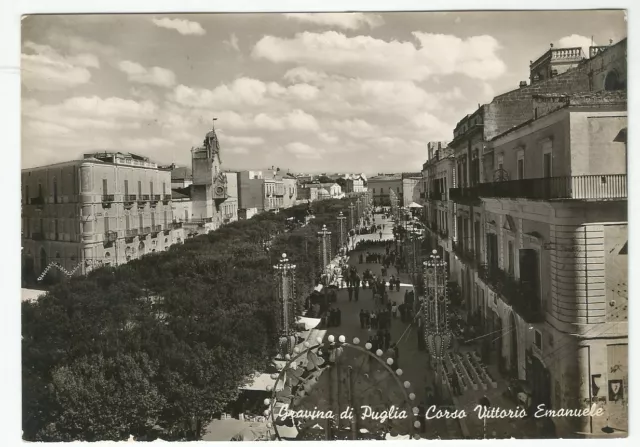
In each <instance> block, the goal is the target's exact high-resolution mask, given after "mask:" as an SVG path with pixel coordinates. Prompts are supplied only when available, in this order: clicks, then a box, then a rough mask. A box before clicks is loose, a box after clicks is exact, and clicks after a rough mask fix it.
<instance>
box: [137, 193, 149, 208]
mask: <svg viewBox="0 0 640 447" xmlns="http://www.w3.org/2000/svg"><path fill="white" fill-rule="evenodd" d="M148 201H149V194H142V195H141V196H140V197H138V206H144V204H145V202H148Z"/></svg>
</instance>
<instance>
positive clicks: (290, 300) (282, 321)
mask: <svg viewBox="0 0 640 447" xmlns="http://www.w3.org/2000/svg"><path fill="white" fill-rule="evenodd" d="M273 270H274V279H275V285H276V301H277V303H276V304H277V305H276V312H277V315H276V325H277V331H278V354H279V355H280V358H281V359H284V358H285V356H286V355H291V354H293V348H294V347H295V346H296V341H297V339H296V266H295V264H291V263H290V262H289V259H287V255H286V254H285V253H283V254H282V258H281V259H280V260H279V261H278V264H276V265H274V266H273Z"/></svg>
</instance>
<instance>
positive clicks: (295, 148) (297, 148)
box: [284, 141, 321, 160]
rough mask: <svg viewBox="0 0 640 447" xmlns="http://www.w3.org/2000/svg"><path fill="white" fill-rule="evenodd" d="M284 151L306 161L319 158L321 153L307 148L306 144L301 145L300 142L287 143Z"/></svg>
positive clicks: (312, 148) (309, 147)
mask: <svg viewBox="0 0 640 447" xmlns="http://www.w3.org/2000/svg"><path fill="white" fill-rule="evenodd" d="M284 148H285V150H287V151H288V152H290V153H291V154H293V155H295V156H296V157H297V158H302V159H307V160H317V159H319V158H321V155H320V154H321V151H320V150H318V149H316V148H314V147H311V146H309V145H308V144H306V143H302V142H300V141H295V142H292V143H288V144H287V145H285V147H284Z"/></svg>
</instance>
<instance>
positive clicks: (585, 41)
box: [558, 34, 591, 57]
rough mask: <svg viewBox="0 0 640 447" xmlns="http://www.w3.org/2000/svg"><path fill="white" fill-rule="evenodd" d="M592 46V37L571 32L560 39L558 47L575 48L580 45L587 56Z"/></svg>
mask: <svg viewBox="0 0 640 447" xmlns="http://www.w3.org/2000/svg"><path fill="white" fill-rule="evenodd" d="M590 46H591V38H590V37H586V36H580V35H579V34H571V35H570V36H565V37H563V38H561V39H559V40H558V48H575V47H580V48H582V51H583V52H584V56H585V57H589V47H590Z"/></svg>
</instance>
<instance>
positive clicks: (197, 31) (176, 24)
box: [152, 17, 206, 36]
mask: <svg viewBox="0 0 640 447" xmlns="http://www.w3.org/2000/svg"><path fill="white" fill-rule="evenodd" d="M152 21H153V23H154V24H155V25H156V26H159V27H160V28H167V29H173V30H176V31H177V32H179V33H180V34H182V35H183V36H187V35H196V36H203V35H205V34H206V31H205V30H204V28H202V25H200V24H199V23H198V22H193V21H191V20H183V19H170V18H168V17H163V18H161V19H159V18H156V17H154V18H153V19H152Z"/></svg>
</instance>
